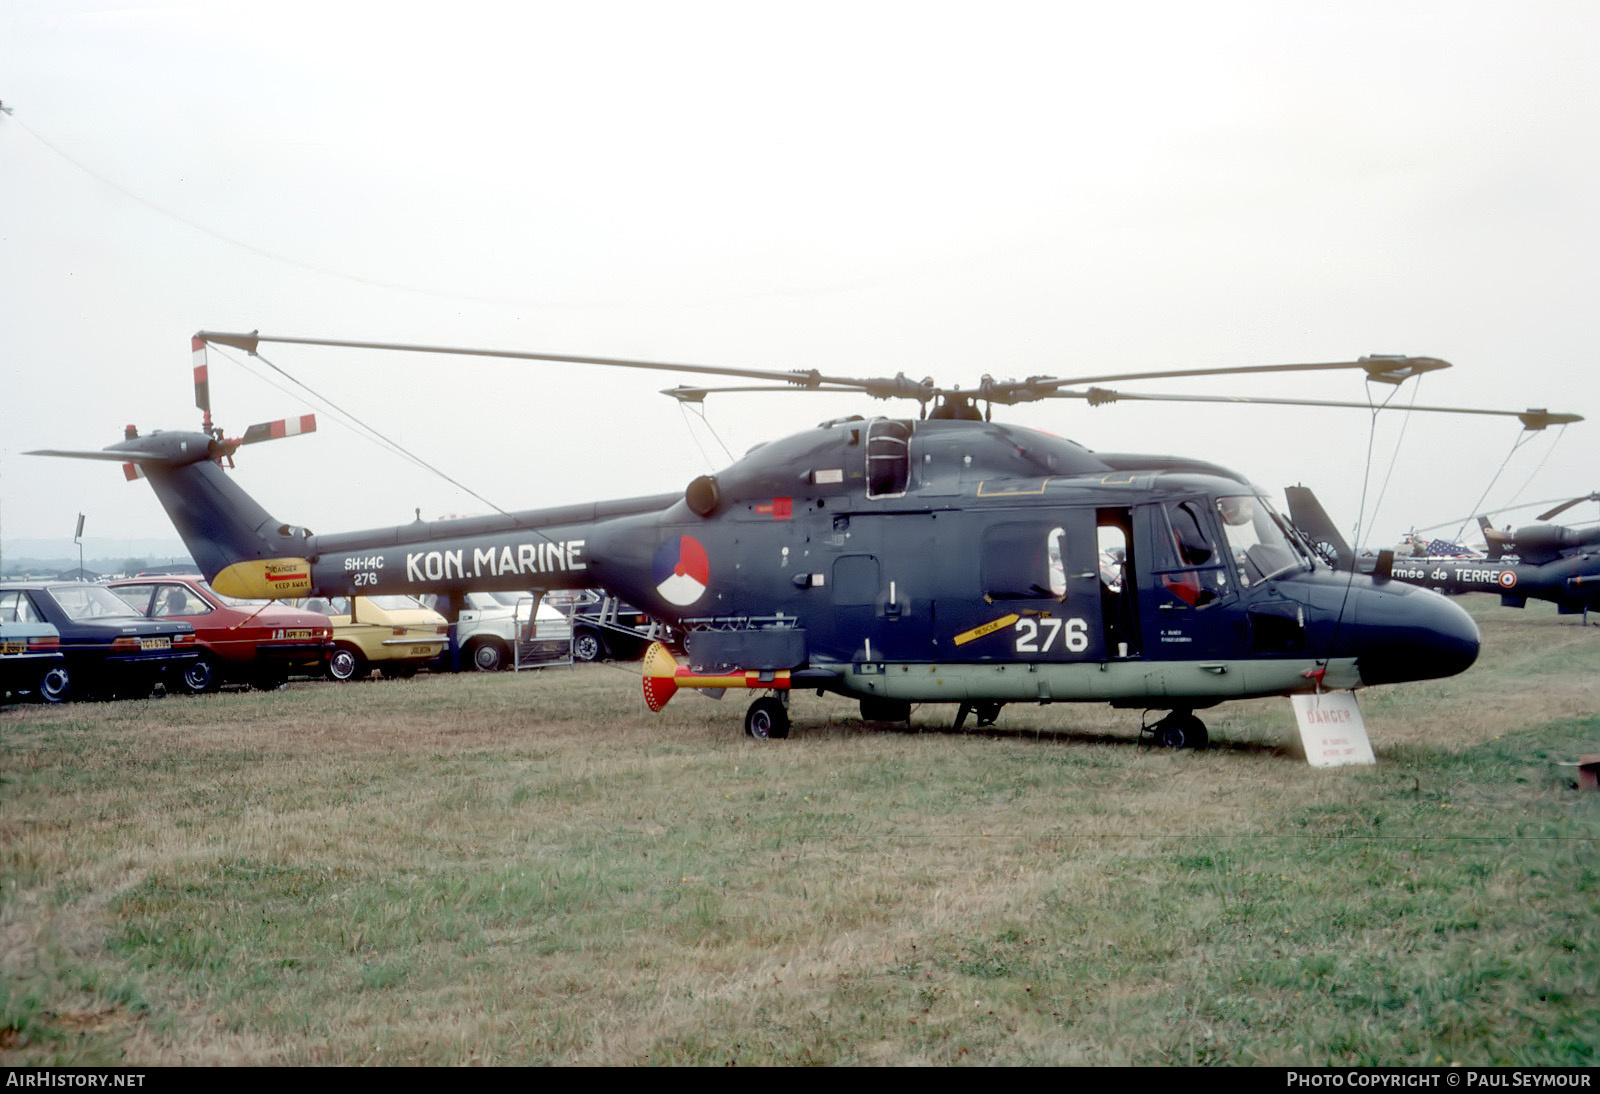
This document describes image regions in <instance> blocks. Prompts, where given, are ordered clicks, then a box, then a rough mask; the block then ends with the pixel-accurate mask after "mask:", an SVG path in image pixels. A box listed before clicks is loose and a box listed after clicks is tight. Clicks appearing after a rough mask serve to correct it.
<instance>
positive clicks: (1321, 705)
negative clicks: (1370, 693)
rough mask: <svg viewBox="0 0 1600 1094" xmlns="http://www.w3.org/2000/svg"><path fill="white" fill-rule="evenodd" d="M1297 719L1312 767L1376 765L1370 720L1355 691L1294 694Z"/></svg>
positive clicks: (1290, 697)
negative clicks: (1362, 709)
mask: <svg viewBox="0 0 1600 1094" xmlns="http://www.w3.org/2000/svg"><path fill="white" fill-rule="evenodd" d="M1289 702H1290V703H1292V704H1294V716H1295V720H1296V721H1298V722H1299V723H1300V741H1301V743H1302V744H1304V745H1305V749H1306V763H1308V764H1310V765H1311V766H1312V767H1343V766H1344V765H1346V764H1375V763H1377V762H1378V758H1377V757H1376V756H1374V755H1373V754H1372V742H1371V741H1370V740H1368V738H1367V723H1366V722H1365V721H1363V720H1362V718H1361V708H1360V707H1358V706H1356V695H1355V692H1353V691H1324V692H1321V693H1320V694H1317V695H1291V696H1289Z"/></svg>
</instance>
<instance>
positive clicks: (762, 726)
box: [744, 695, 789, 741]
mask: <svg viewBox="0 0 1600 1094" xmlns="http://www.w3.org/2000/svg"><path fill="white" fill-rule="evenodd" d="M744 733H745V736H746V737H754V738H755V739H756V740H758V741H778V740H782V739H783V738H785V737H787V736H789V711H788V709H787V708H785V707H784V705H783V700H781V699H775V698H773V697H772V696H770V695H769V696H766V697H765V698H762V699H757V700H756V701H755V702H753V703H751V704H750V709H749V710H747V711H745V714H744Z"/></svg>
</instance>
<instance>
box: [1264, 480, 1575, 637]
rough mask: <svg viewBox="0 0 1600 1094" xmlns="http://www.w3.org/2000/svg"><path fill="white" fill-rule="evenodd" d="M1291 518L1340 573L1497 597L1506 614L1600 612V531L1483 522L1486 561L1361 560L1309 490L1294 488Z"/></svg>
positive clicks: (1567, 504)
mask: <svg viewBox="0 0 1600 1094" xmlns="http://www.w3.org/2000/svg"><path fill="white" fill-rule="evenodd" d="M1287 494H1288V498H1289V512H1290V514H1291V516H1292V518H1293V520H1294V522H1295V524H1296V525H1298V526H1299V527H1300V528H1301V529H1303V530H1304V531H1305V532H1306V533H1307V534H1309V535H1310V536H1311V537H1312V538H1313V539H1314V540H1315V541H1316V542H1318V543H1319V544H1321V545H1323V547H1324V551H1325V554H1326V557H1327V558H1328V559H1329V561H1330V562H1331V563H1332V564H1333V565H1334V566H1335V567H1336V568H1339V569H1345V570H1350V569H1353V570H1356V571H1358V572H1361V573H1365V574H1370V575H1373V576H1375V577H1378V578H1380V579H1392V580H1394V581H1404V582H1407V583H1408V584H1412V585H1420V586H1422V587H1423V588H1427V589H1435V590H1437V591H1439V592H1441V593H1445V594H1446V595H1449V596H1456V595H1459V594H1461V593H1484V592H1486V593H1498V594H1499V595H1500V603H1501V605H1502V606H1504V607H1507V608H1525V607H1527V605H1528V601H1530V600H1548V601H1550V602H1552V603H1553V604H1555V606H1556V611H1557V613H1559V614H1561V615H1582V616H1583V622H1584V623H1585V624H1587V623H1588V621H1589V613H1590V612H1591V611H1595V610H1597V609H1600V528H1566V527H1563V526H1561V525H1558V524H1528V525H1524V526H1523V527H1521V528H1518V529H1516V530H1515V531H1505V532H1501V531H1496V530H1495V529H1494V528H1493V527H1492V526H1491V525H1490V524H1489V521H1488V518H1487V517H1479V518H1478V524H1479V527H1480V528H1481V529H1482V531H1483V537H1484V543H1485V545H1486V547H1487V550H1486V551H1485V555H1484V557H1483V558H1462V557H1459V556H1456V555H1427V554H1423V555H1409V556H1408V555H1404V554H1396V553H1395V552H1393V551H1380V552H1379V553H1378V554H1377V555H1375V556H1366V557H1359V556H1356V555H1355V553H1354V552H1353V551H1351V549H1350V547H1349V545H1348V544H1347V543H1346V542H1345V541H1344V538H1343V537H1342V536H1340V534H1339V532H1338V529H1336V528H1335V527H1334V525H1333V521H1332V520H1330V519H1329V518H1328V515H1327V513H1326V512H1325V511H1323V509H1322V506H1321V505H1320V504H1318V503H1317V501H1316V498H1315V497H1313V496H1312V495H1311V494H1310V492H1309V491H1306V490H1304V489H1303V488H1300V487H1288V488H1287ZM1597 500H1600V495H1597V494H1587V495H1584V496H1583V497H1578V498H1572V499H1570V500H1568V501H1564V502H1562V503H1561V504H1559V505H1557V506H1555V507H1554V508H1553V509H1550V510H1548V511H1547V512H1544V513H1540V514H1539V516H1538V517H1537V518H1536V519H1537V520H1541V521H1548V520H1551V519H1553V518H1554V517H1556V516H1558V515H1559V514H1561V513H1564V512H1566V510H1568V509H1570V508H1572V507H1573V506H1574V505H1578V504H1580V503H1582V502H1586V501H1597Z"/></svg>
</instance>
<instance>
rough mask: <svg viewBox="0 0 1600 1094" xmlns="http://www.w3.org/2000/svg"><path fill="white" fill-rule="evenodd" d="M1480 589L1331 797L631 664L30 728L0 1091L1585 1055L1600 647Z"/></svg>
mask: <svg viewBox="0 0 1600 1094" xmlns="http://www.w3.org/2000/svg"><path fill="white" fill-rule="evenodd" d="M1495 603H1496V602H1495V601H1494V600H1492V599H1489V598H1482V599H1481V600H1469V601H1468V604H1469V607H1470V608H1471V610H1473V611H1474V613H1475V614H1476V615H1477V617H1478V618H1479V621H1480V624H1481V625H1482V626H1483V629H1484V639H1485V649H1484V654H1483V656H1482V658H1481V659H1480V661H1479V663H1478V665H1477V666H1475V667H1474V668H1473V669H1472V670H1471V671H1470V672H1468V673H1467V674H1465V675H1464V676H1461V677H1457V678H1455V679H1453V680H1447V681H1442V682H1437V683H1425V684H1416V685H1403V686H1400V687H1396V688H1384V689H1373V690H1369V691H1366V692H1363V693H1362V706H1363V710H1364V712H1365V714H1366V717H1367V722H1368V725H1369V728H1370V730H1371V733H1372V737H1373V743H1374V745H1375V746H1376V748H1377V752H1378V756H1379V764H1378V766H1377V767H1375V768H1362V769H1342V770H1336V771H1314V770H1312V769H1311V768H1309V767H1307V766H1306V764H1305V763H1304V762H1303V760H1302V759H1301V758H1300V757H1299V755H1298V746H1297V744H1296V743H1295V738H1296V734H1295V730H1294V721H1293V717H1292V714H1291V712H1290V710H1289V705H1288V702H1287V701H1286V700H1262V701H1257V702H1251V703H1238V704H1229V705H1226V706H1223V707H1219V708H1217V709H1215V710H1212V711H1209V712H1206V714H1205V718H1206V721H1207V723H1208V725H1209V727H1210V729H1211V734H1212V738H1213V742H1214V746H1213V748H1212V749H1211V750H1209V751H1207V752H1205V753H1198V754H1196V753H1176V754H1174V753H1169V752H1165V751H1162V750H1159V749H1155V748H1151V747H1148V746H1144V745H1141V744H1140V743H1139V740H1138V722H1139V715H1138V712H1137V711H1132V712H1117V711H1111V710H1109V709H1107V708H1104V707H1097V706H1070V705H1059V706H1052V707H1008V708H1007V709H1006V711H1005V713H1004V714H1003V715H1002V718H1001V727H1002V728H1003V729H1004V730H1005V731H1006V732H1004V733H982V734H980V733H973V732H969V733H965V734H960V735H956V734H950V733H947V732H941V731H939V727H940V726H942V725H946V724H948V722H949V720H950V715H951V713H952V711H951V709H950V708H922V709H920V710H919V711H918V713H917V716H916V722H917V728H919V729H921V730H923V732H913V733H903V732H892V731H884V730H871V729H865V728H864V727H863V726H862V725H861V723H860V721H859V719H858V718H857V717H856V709H855V707H854V705H853V704H849V703H845V702H842V701H838V700H835V699H832V698H827V699H818V698H816V697H815V696H813V695H809V694H807V695H801V696H798V697H797V698H796V700H795V707H794V710H795V734H796V735H795V737H794V738H792V739H790V740H788V741H783V742H772V743H768V744H757V743H755V742H751V741H748V740H747V739H746V738H744V737H743V735H742V733H741V732H740V717H741V714H742V712H743V707H744V701H743V699H741V698H740V697H739V696H738V695H737V693H733V694H730V697H729V699H728V700H727V701H725V702H722V703H713V702H708V701H706V700H705V699H703V698H701V697H698V696H693V695H684V696H681V697H679V698H678V699H676V700H674V702H673V703H672V705H671V706H669V707H668V708H667V710H666V711H665V712H664V713H663V714H661V715H652V714H649V713H648V712H647V711H646V710H645V709H644V706H643V703H642V701H641V700H640V698H639V685H638V678H637V674H636V671H635V670H634V669H633V667H632V666H629V667H628V668H627V670H626V671H625V670H624V669H622V668H620V667H608V666H584V667H580V668H578V669H575V670H565V669H562V670H549V671H546V672H544V673H533V674H522V675H520V676H514V675H511V674H502V675H499V676H495V677H485V676H462V677H455V678H450V677H421V678H419V679H417V680H414V681H405V682H402V681H377V682H371V683H365V684H355V685H333V684H312V683H306V684H295V685H292V686H291V687H289V688H288V689H286V690H284V691H281V692H277V693H272V694H262V693H244V692H239V693H226V694H222V695H215V696H210V697H206V698H201V699H181V698H171V699H156V700H149V701H144V702H133V703H102V704H78V705H72V706H67V707H60V708H52V709H43V708H38V707H9V708H6V709H4V710H3V711H0V852H3V858H0V1063H4V1064H13V1065H15V1064H52V1063H55V1064H184V1063H194V1064H201V1063H204V1064H280V1063H281V1064H316V1063H352V1064H368V1063H397V1064H399V1063H405V1064H464V1063H481V1064H523V1063H536V1062H539V1063H545V1062H547V1063H572V1064H596V1063H604V1064H643V1063H663V1064H671V1063H682V1064H726V1063H734V1064H770V1063H821V1064H851V1063H881V1064H916V1063H934V1064H949V1063H1006V1064H1195V1063H1218V1064H1252V1063H1264V1064H1279V1065H1284V1064H1295V1065H1302V1064H1304V1065H1318V1064H1402V1065H1403V1064H1437V1063H1440V1062H1446V1063H1449V1062H1461V1063H1467V1064H1559V1065H1569V1064H1588V1065H1593V1064H1595V1063H1596V1062H1597V1057H1600V876H1597V875H1600V839H1597V837H1600V794H1595V793H1593V792H1592V791H1591V792H1585V793H1580V792H1579V791H1578V790H1577V789H1576V787H1575V782H1576V774H1575V770H1574V769H1573V768H1571V767H1564V766H1560V763H1559V761H1571V760H1574V759H1576V757H1577V756H1578V755H1579V754H1581V753H1590V752H1600V715H1597V713H1596V712H1597V709H1600V628H1592V627H1591V628H1583V627H1580V626H1578V625H1577V624H1576V622H1575V621H1574V620H1573V619H1569V618H1558V617H1557V616H1556V615H1555V614H1554V613H1553V612H1552V611H1549V610H1545V609H1542V608H1540V607H1538V606H1530V608H1529V609H1528V610H1527V611H1525V612H1516V611H1510V610H1506V609H1501V608H1499V607H1496V606H1493V605H1495ZM746 698H747V697H746Z"/></svg>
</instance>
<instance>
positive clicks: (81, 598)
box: [0, 581, 198, 699]
mask: <svg viewBox="0 0 1600 1094" xmlns="http://www.w3.org/2000/svg"><path fill="white" fill-rule="evenodd" d="M0 619H4V620H9V621H12V622H44V623H50V624H52V625H53V626H54V627H55V628H56V630H57V631H58V632H59V633H60V643H61V645H60V650H61V653H62V654H63V655H64V662H63V664H62V666H61V671H63V672H65V673H66V674H67V680H66V684H67V690H68V691H70V692H71V693H72V694H74V695H77V696H80V697H81V696H83V695H97V696H106V697H110V698H129V699H140V698H143V697H145V696H147V695H149V694H150V692H151V690H152V689H153V688H154V687H155V686H156V684H158V683H168V684H172V683H174V682H175V681H176V679H177V678H178V677H179V676H180V675H182V673H183V670H184V669H185V668H186V667H187V666H188V665H189V664H190V663H191V662H193V661H194V660H195V658H196V657H197V656H198V647H197V646H196V645H195V639H194V628H193V627H191V626H190V625H189V624H187V623H184V622H181V621H179V620H176V619H145V618H143V617H141V616H139V615H137V614H135V613H134V610H133V609H132V608H130V607H128V605H127V602H126V601H124V600H123V599H122V598H121V597H119V596H117V594H116V593H114V592H112V591H111V590H110V589H108V588H106V587H105V586H104V585H95V584H90V583H85V582H58V581H40V582H31V581H30V582H8V583H6V584H4V585H0Z"/></svg>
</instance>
